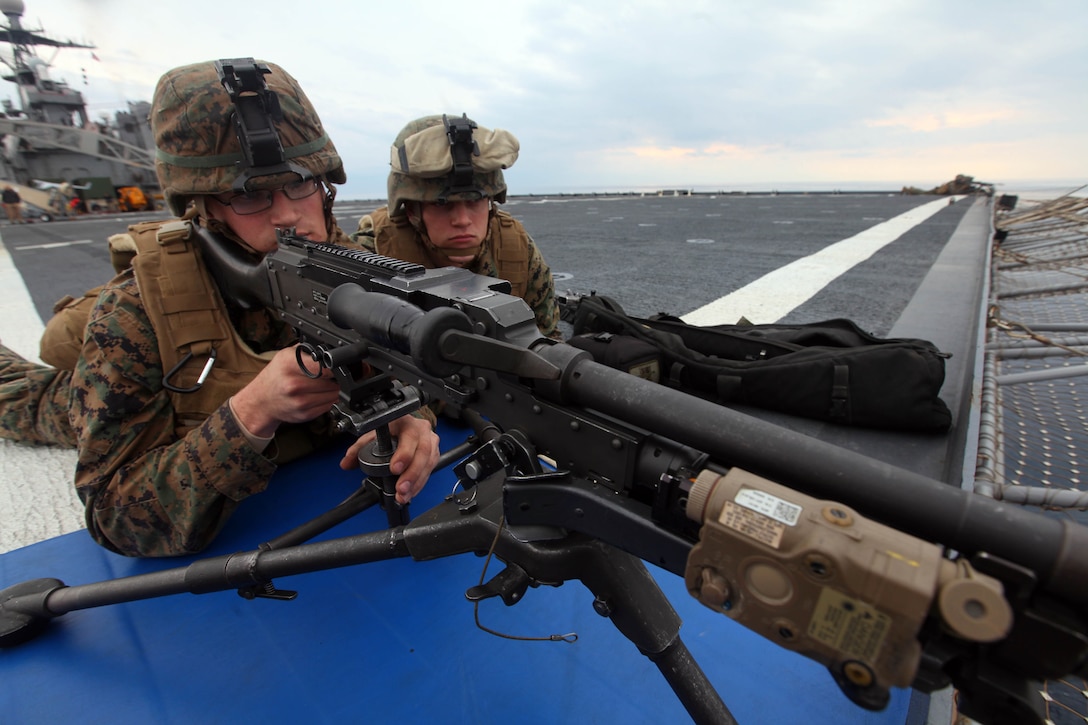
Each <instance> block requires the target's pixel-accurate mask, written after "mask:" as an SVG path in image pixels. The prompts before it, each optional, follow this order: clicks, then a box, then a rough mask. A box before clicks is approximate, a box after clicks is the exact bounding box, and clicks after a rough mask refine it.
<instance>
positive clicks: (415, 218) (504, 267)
mask: <svg viewBox="0 0 1088 725" xmlns="http://www.w3.org/2000/svg"><path fill="white" fill-rule="evenodd" d="M517 156H518V141H517V139H516V138H515V137H514V135H513V134H511V133H510V132H509V131H504V130H501V129H496V130H494V131H492V130H489V129H486V128H483V127H481V126H478V125H477V124H476V123H475V122H474V121H472V120H471V119H469V118H467V116H462V117H461V118H456V117H454V118H451V117H449V116H442V115H439V116H426V117H424V118H419V119H416V120H414V121H412V122H410V123H409V124H408V125H406V126H405V127H404V129H402V130H401V132H400V133H399V134H398V135H397V137H396V139H395V140H394V142H393V147H392V151H391V161H390V167H391V168H390V171H389V179H388V190H389V201H388V205H387V206H386V207H382V208H380V209H377V210H375V211H374V212H372V213H371V214H368V215H366V216H364V217H363V218H362V219H360V220H359V228H358V229H357V230H356V231H355V232H354V233H353V234H352V235H351V236H352V239H354V240H355V241H357V242H359V243H360V244H362V245H363V246H364V247H366V248H367V249H369V250H371V251H374V252H377V253H379V254H384V255H386V256H390V257H396V258H398V259H404V260H406V261H409V262H415V263H417V264H422V265H423V266H425V267H429V268H435V267H445V266H448V265H451V264H453V265H455V266H461V267H464V268H465V269H468V270H469V271H471V272H475V273H477V274H483V275H487V276H489V277H499V278H502V279H506V280H508V281H509V282H510V283H511V287H512V289H511V293H512V294H514V295H516V296H518V297H521V298H522V299H524V300H525V302H526V304H528V305H529V307H530V308H531V309H532V310H533V313H534V315H535V317H536V322H537V327H538V328H540V331H541V333H542V334H544V335H546V336H548V337H552V338H559V337H560V336H561V334H560V332H559V306H558V304H557V302H556V299H555V282H554V280H553V279H552V272H551V269H550V268H549V267H548V264H547V262H545V261H544V256H543V255H542V254H541V253H540V249H539V248H538V247H537V245H536V243H535V242H534V241H533V239H532V237H530V236H529V233H528V232H527V231H526V230H525V227H524V226H522V224H521V222H519V221H517V220H516V219H514V218H513V217H512V216H511V215H510V214H508V213H506V212H504V211H501V210H499V209H498V208H497V207H496V205H497V204H501V203H504V202H505V201H506V181H505V179H504V177H503V169H506V168H509V167H510V166H511V165H513V163H514V162H515V161H516V160H517ZM481 199H487V200H488V204H489V206H488V209H489V211H488V220H487V228H486V233H485V235H484V237H483V238H482V239H478V240H477V244H478V247H477V248H475V249H474V250H472V259H471V260H470V261H467V262H465V261H451V259H450V257H449V254H448V250H445V249H442V248H440V247H439V246H438V245H436V244H435V242H434V241H432V239H431V235H430V234H429V232H428V229H427V226H426V224H425V223H424V220H423V213H422V210H421V205H423V204H440V205H445V204H452V203H455V202H459V201H468V202H474V201H478V200H481Z"/></svg>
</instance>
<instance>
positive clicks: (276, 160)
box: [215, 58, 312, 192]
mask: <svg viewBox="0 0 1088 725" xmlns="http://www.w3.org/2000/svg"><path fill="white" fill-rule="evenodd" d="M215 70H216V72H217V73H218V74H219V82H220V83H222V84H223V88H225V89H226V91H227V95H228V96H230V100H231V101H232V102H233V103H234V115H233V118H234V131H235V133H236V134H237V135H238V143H239V144H240V145H241V147H242V160H240V161H238V163H237V165H238V169H239V173H238V176H237V177H236V178H235V179H234V183H233V184H232V185H231V188H232V189H233V190H234V191H237V192H246V191H251V189H250V188H248V187H249V183H250V182H251V181H252V180H253V179H255V178H258V177H261V176H273V175H276V174H285V173H291V174H298V176H299V178H301V179H308V178H310V177H311V176H312V174H310V172H309V171H307V170H306V169H305V168H303V167H301V166H299V165H298V164H294V163H291V162H289V161H287V157H286V154H285V153H284V150H283V143H282V142H281V141H280V136H279V133H277V132H276V127H275V125H273V124H274V122H276V121H282V120H283V109H282V108H280V99H279V96H277V95H276V92H275V91H273V90H272V89H270V88H269V87H268V84H267V83H265V80H264V76H265V75H266V74H269V73H271V72H272V71H271V70H270V69H269V68H268V66H267V65H266V64H265V63H258V62H256V61H255V60H254V59H253V58H235V59H233V60H228V59H224V60H217V61H215Z"/></svg>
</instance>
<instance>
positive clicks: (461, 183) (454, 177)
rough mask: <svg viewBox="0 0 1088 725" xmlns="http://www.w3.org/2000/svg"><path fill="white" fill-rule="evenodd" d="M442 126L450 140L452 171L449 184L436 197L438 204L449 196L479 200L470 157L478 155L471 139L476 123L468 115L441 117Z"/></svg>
mask: <svg viewBox="0 0 1088 725" xmlns="http://www.w3.org/2000/svg"><path fill="white" fill-rule="evenodd" d="M442 124H443V125H444V126H445V127H446V137H447V138H448V139H449V140H450V158H452V159H453V169H452V170H451V171H450V174H449V176H448V177H447V179H449V183H448V184H447V186H446V188H445V189H443V190H442V193H441V194H440V195H439V197H438V201H439V203H445V202H446V201H447V200H449V198H450V197H451V196H454V195H466V196H473V197H474V198H476V199H479V198H480V197H481V196H483V192H482V191H481V190H480V188H479V187H478V186H477V185H476V180H475V173H476V170H475V168H474V167H473V165H472V157H473V156H479V155H480V148H479V146H477V145H476V141H475V140H474V139H473V138H472V132H473V130H475V129H476V123H475V122H474V121H472V120H471V119H469V117H468V114H464V115H462V116H461V118H455V119H453V120H450V117H449V116H446V115H443V116H442Z"/></svg>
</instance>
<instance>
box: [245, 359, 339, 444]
mask: <svg viewBox="0 0 1088 725" xmlns="http://www.w3.org/2000/svg"><path fill="white" fill-rule="evenodd" d="M316 368H317V365H316V363H315V364H314V369H315V370H316ZM339 396H340V386H339V385H337V383H336V380H335V379H334V378H333V376H332V373H331V372H330V371H328V370H322V371H321V373H320V374H319V375H317V376H316V377H313V376H310V375H306V374H304V373H303V371H302V370H301V369H300V368H299V363H298V361H297V360H296V355H295V348H293V347H290V348H284V349H282V350H279V351H277V352H276V354H275V355H273V356H272V359H271V360H270V361H269V362H268V365H266V366H265V368H264V369H263V370H262V371H261V372H260V373H258V374H257V376H256V377H255V378H253V380H252V382H250V383H249V385H247V386H245V387H244V388H242V389H241V390H239V391H238V392H237V393H235V395H234V397H233V398H232V399H231V408H232V410H233V411H234V415H235V416H236V417H237V418H238V422H239V423H241V424H242V425H243V426H244V427H245V429H246V430H248V431H249V432H250V433H252V434H253V435H255V436H259V437H261V438H267V437H269V436H271V435H272V434H273V433H275V432H276V429H277V428H279V426H280V424H281V423H305V422H306V421H310V420H313V419H314V418H317V417H318V416H320V415H323V414H325V413H327V412H329V409H331V408H332V406H333V404H334V403H336V401H337V399H338V398H339Z"/></svg>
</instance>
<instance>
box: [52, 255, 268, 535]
mask: <svg viewBox="0 0 1088 725" xmlns="http://www.w3.org/2000/svg"><path fill="white" fill-rule="evenodd" d="M87 331H88V334H87V338H86V342H85V344H84V349H83V354H82V356H81V358H80V361H79V363H78V364H77V366H76V369H75V373H74V375H73V378H72V396H71V408H70V410H69V417H70V419H71V422H72V426H73V428H74V430H75V434H76V438H77V447H78V453H79V460H78V463H77V466H76V477H75V484H76V490H77V492H78V493H79V496H80V499H81V500H82V501H83V503H84V506H85V507H86V514H87V528H88V530H89V531H90V533H91V536H93V537H94V539H95V540H96V541H97V542H98V543H99V544H101V545H102V546H104V547H106V548H108V549H111V550H113V551H117V552H119V553H121V554H125V555H128V556H173V555H180V554H189V553H193V552H197V551H200V550H201V549H203V548H204V547H205V546H206V545H207V544H208V543H209V542H210V541H211V540H212V539H213V538H214V537H215V535H216V534H217V533H218V532H219V530H220V528H222V526H223V524H224V523H225V521H226V520H227V518H228V517H229V516H230V514H231V513H232V512H233V511H234V508H235V507H236V505H237V504H238V502H239V501H241V500H242V499H244V498H246V497H247V496H250V495H252V494H254V493H258V492H260V491H263V490H264V489H265V487H266V486H267V485H268V479H269V477H270V476H271V475H272V473H273V471H274V470H275V464H273V463H272V462H271V461H270V460H268V459H267V458H265V457H263V456H262V455H261V454H259V453H257V452H256V451H255V450H254V449H253V448H252V447H251V446H250V445H249V444H248V443H247V442H246V439H245V436H244V434H243V432H242V431H241V430H240V429H239V427H238V424H237V423H236V422H235V420H234V416H233V415H231V413H230V409H229V406H228V404H227V403H226V401H224V403H223V405H221V406H220V408H219V409H218V410H216V411H215V412H214V413H213V414H212V415H211V416H210V417H209V418H208V419H207V420H206V421H204V423H203V424H201V425H200V426H198V427H196V428H194V429H192V430H190V431H189V433H188V434H187V435H186V436H185V437H183V438H178V437H177V435H176V434H175V413H174V408H173V404H172V402H171V399H170V395H169V393H168V391H167V390H165V389H164V388H163V386H162V380H163V369H162V363H161V358H160V356H159V348H158V341H157V338H156V335H155V331H154V330H153V329H152V327H151V323H150V320H149V319H148V317H147V314H146V313H145V311H144V308H143V305H142V303H141V301H140V298H139V293H138V290H137V287H136V284H135V281H134V280H133V279H132V277H131V275H129V276H127V277H123V278H119V279H118V280H116V281H115V282H114V283H111V284H110V285H109V286H107V287H106V289H105V290H104V291H103V293H102V295H101V296H100V297H99V299H98V303H97V305H96V306H95V309H94V311H93V312H92V314H91V320H90V324H89V326H88V330H87Z"/></svg>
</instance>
